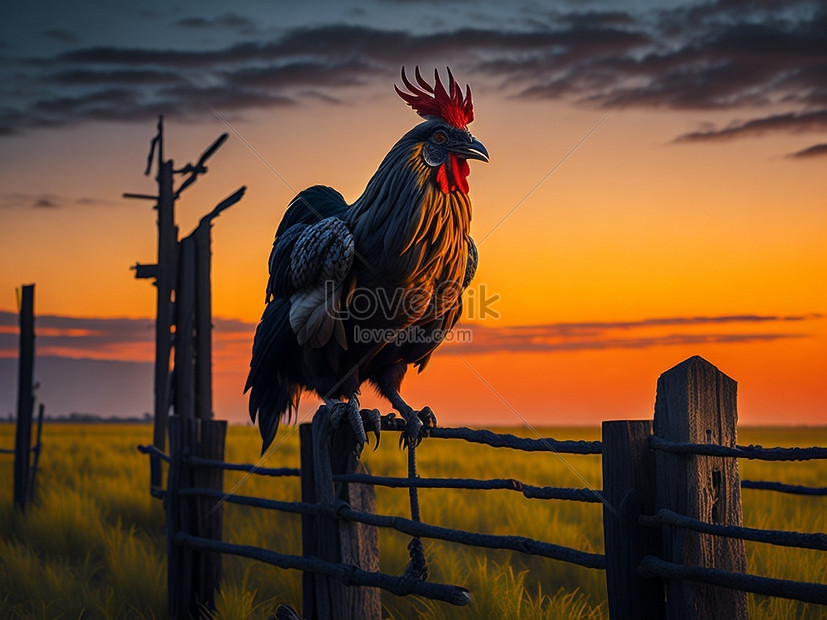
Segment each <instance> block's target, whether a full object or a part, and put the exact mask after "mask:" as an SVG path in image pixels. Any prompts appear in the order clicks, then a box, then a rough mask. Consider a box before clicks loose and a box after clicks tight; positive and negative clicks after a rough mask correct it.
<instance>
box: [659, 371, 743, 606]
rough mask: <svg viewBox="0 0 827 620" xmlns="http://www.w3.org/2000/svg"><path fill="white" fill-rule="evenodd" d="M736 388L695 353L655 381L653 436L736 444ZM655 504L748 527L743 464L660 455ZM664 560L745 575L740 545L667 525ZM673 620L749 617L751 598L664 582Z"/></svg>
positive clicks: (723, 590) (731, 460) (692, 584)
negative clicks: (743, 501) (743, 504)
mask: <svg viewBox="0 0 827 620" xmlns="http://www.w3.org/2000/svg"><path fill="white" fill-rule="evenodd" d="M736 392H737V383H736V382H735V381H734V380H732V379H731V378H729V377H727V376H726V375H725V374H724V373H722V372H721V371H720V370H718V369H717V368H716V367H715V366H713V365H712V364H710V363H709V362H707V361H706V360H705V359H703V358H701V357H698V356H694V357H691V358H689V359H688V360H686V361H684V362H682V363H680V364H678V365H677V366H675V367H674V368H672V369H670V370H668V371H666V372H665V373H663V374H662V375H661V376H660V378H659V379H658V390H657V398H656V400H655V421H654V434H655V435H657V436H658V437H660V438H663V439H667V440H670V441H678V442H691V443H700V444H702V443H714V444H718V445H724V446H728V447H735V445H736V425H737V421H738V412H737V406H736ZM655 465H656V470H657V474H656V492H655V497H656V504H655V509H656V510H660V509H662V508H666V509H669V510H673V511H675V512H677V513H679V514H682V515H686V516H688V517H693V518H695V519H700V520H702V521H706V522H707V523H714V524H720V525H737V526H740V525H742V524H743V520H742V514H741V484H740V477H739V475H738V460H737V459H735V458H723V457H713V456H700V455H693V454H675V453H670V452H665V451H662V450H658V451H656V453H655ZM662 533H663V536H662V540H663V558H664V559H665V560H667V561H670V562H675V563H680V564H686V565H690V566H705V567H709V568H717V569H720V570H726V571H734V572H745V571H746V556H745V554H744V543H743V541H741V540H738V539H733V538H726V537H717V536H712V535H710V534H702V533H699V532H693V531H691V530H685V529H681V528H678V527H674V526H664V527H663V530H662ZM666 605H667V614H668V618H669V619H670V620H678V619H680V620H689V619H692V620H701V619H704V618H727V620H741V619H746V618H748V615H747V598H746V593H745V592H742V591H739V590H730V589H727V588H720V587H716V586H710V585H706V584H701V583H697V582H692V581H688V580H678V579H670V580H667V583H666Z"/></svg>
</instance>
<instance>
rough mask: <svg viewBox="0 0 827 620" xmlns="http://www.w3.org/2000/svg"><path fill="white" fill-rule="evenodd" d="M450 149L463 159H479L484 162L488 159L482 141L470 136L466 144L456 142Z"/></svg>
mask: <svg viewBox="0 0 827 620" xmlns="http://www.w3.org/2000/svg"><path fill="white" fill-rule="evenodd" d="M451 150H452V151H453V152H454V153H456V154H457V155H458V156H459V157H462V158H463V159H479V160H480V161H484V162H487V161H489V160H488V150H487V149H486V148H485V145H483V143H482V142H480V141H479V140H477V139H476V138H471V142H469V143H468V144H462V145H459V144H458V145H457V146H456V147H454V148H452V149H451Z"/></svg>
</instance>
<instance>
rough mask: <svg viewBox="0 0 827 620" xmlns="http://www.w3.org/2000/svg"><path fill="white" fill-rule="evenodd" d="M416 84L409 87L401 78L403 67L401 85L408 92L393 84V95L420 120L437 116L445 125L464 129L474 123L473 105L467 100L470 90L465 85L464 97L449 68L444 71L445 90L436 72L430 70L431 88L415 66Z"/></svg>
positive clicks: (469, 98) (403, 74) (403, 72)
mask: <svg viewBox="0 0 827 620" xmlns="http://www.w3.org/2000/svg"><path fill="white" fill-rule="evenodd" d="M415 75H416V81H417V82H418V83H419V86H421V88H419V87H417V86H414V85H413V84H411V82H410V80H408V78H407V76H406V75H405V68H404V67H402V82H403V83H404V84H405V88H407V89H408V91H409V92H407V93H406V92H404V91H401V90H399V87H398V86H396V85H395V84H394V86H393V87H394V89H395V90H396V94H397V95H399V96H400V97H402V99H403V100H404V101H405V102H406V103H407V104H408V105H409V106H411V107H412V108H413V109H414V110H415V111H416V113H417V114H419V115H420V116H421V117H423V118H428V117H430V116H438V117H440V118H441V119H442V120H444V121H445V122H446V123H448V124H449V125H453V126H454V127H458V128H459V129H464V128H465V126H466V125H468V123H470V122H471V121H473V120H474V104H473V103H472V101H471V87H470V86H468V85H467V84H466V85H465V94H464V95H463V94H462V88H461V87H460V85H459V84H457V81H456V80H455V79H454V76H453V74H452V73H451V69H448V90H447V91H446V90H445V86H443V85H442V80H440V79H439V72H438V71H437V70H436V69H434V85H433V86H431V85H430V84H428V82H426V81H425V79H424V78H423V77H422V75H421V74H420V73H419V67H417V68H416V71H415Z"/></svg>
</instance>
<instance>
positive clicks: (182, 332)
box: [173, 237, 210, 418]
mask: <svg viewBox="0 0 827 620" xmlns="http://www.w3.org/2000/svg"><path fill="white" fill-rule="evenodd" d="M178 247H179V256H180V260H179V265H178V287H177V289H176V290H175V295H176V297H175V372H174V373H173V374H174V376H175V414H176V415H179V416H181V417H182V418H194V417H196V408H195V333H194V332H195V286H196V284H195V260H196V249H195V239H193V238H192V237H184V238H183V239H182V240H181V242H180V243H179V244H178ZM207 337H208V338H209V337H210V336H209V334H207Z"/></svg>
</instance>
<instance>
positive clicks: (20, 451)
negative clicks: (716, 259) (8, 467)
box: [14, 284, 34, 512]
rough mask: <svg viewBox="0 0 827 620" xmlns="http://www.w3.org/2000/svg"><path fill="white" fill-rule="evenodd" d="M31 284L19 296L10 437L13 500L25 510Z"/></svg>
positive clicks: (31, 353) (31, 403) (31, 407)
mask: <svg viewBox="0 0 827 620" xmlns="http://www.w3.org/2000/svg"><path fill="white" fill-rule="evenodd" d="M33 383H34V284H27V285H26V286H24V287H23V290H22V292H21V299H20V359H19V362H18V374H17V428H16V430H15V440H14V504H15V506H17V508H19V509H20V511H21V512H25V510H26V504H27V502H28V498H29V476H30V474H31V462H32V461H31V458H32V453H31V450H32V413H33V410H34V387H33Z"/></svg>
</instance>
